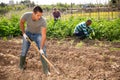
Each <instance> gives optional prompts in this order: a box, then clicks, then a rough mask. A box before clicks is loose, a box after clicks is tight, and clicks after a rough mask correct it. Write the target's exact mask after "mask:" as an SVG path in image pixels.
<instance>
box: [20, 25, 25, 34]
mask: <svg viewBox="0 0 120 80" xmlns="http://www.w3.org/2000/svg"><path fill="white" fill-rule="evenodd" d="M20 29H21V31H22V34H24V33H25V28H24V25H23V24H20Z"/></svg>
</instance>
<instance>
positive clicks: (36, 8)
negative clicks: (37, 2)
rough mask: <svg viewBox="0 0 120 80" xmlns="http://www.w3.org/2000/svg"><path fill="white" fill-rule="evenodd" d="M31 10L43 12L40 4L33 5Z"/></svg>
mask: <svg viewBox="0 0 120 80" xmlns="http://www.w3.org/2000/svg"><path fill="white" fill-rule="evenodd" d="M33 12H34V13H36V12H41V13H43V10H42V8H41V7H40V6H35V7H34V9H33Z"/></svg>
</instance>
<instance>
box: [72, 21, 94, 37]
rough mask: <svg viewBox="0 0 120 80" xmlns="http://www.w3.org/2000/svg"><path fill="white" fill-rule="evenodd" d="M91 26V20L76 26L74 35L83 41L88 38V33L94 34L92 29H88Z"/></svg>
mask: <svg viewBox="0 0 120 80" xmlns="http://www.w3.org/2000/svg"><path fill="white" fill-rule="evenodd" d="M91 24H92V21H91V20H87V21H86V22H82V23H80V24H78V25H77V26H76V27H75V29H74V35H75V36H78V37H79V38H80V39H85V38H87V37H88V38H89V35H90V33H92V32H93V34H94V31H93V29H92V28H91V27H90V25H91Z"/></svg>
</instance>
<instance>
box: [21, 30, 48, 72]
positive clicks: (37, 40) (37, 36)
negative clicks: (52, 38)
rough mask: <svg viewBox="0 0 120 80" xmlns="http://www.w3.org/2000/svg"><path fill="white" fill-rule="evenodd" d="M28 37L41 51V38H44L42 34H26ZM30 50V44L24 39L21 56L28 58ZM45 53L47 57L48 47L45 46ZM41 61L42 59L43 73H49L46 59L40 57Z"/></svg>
mask: <svg viewBox="0 0 120 80" xmlns="http://www.w3.org/2000/svg"><path fill="white" fill-rule="evenodd" d="M26 35H27V36H28V37H29V38H30V39H31V40H32V41H34V42H35V43H36V45H37V47H38V48H39V49H40V42H41V37H42V36H41V34H39V33H38V34H33V33H31V32H26ZM29 48H30V42H28V41H27V40H26V39H24V37H23V44H22V53H21V56H26V55H27V52H28V50H29ZM43 51H44V55H45V56H46V57H47V55H46V46H44V48H43ZM40 59H41V62H42V66H43V71H44V73H45V74H46V73H47V72H48V65H47V62H46V61H45V59H44V58H43V57H42V56H40Z"/></svg>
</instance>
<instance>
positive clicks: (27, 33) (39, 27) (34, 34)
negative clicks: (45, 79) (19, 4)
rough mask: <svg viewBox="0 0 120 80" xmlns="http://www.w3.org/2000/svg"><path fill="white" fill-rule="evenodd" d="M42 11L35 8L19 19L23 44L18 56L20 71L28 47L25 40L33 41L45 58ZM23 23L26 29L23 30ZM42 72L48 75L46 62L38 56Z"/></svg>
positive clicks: (44, 30)
mask: <svg viewBox="0 0 120 80" xmlns="http://www.w3.org/2000/svg"><path fill="white" fill-rule="evenodd" d="M42 13H43V10H42V8H41V7H39V6H36V7H35V8H34V9H33V12H26V13H24V14H23V16H22V17H21V19H20V29H21V31H22V34H23V44H22V53H21V56H20V65H19V67H20V69H21V70H24V65H25V59H26V55H27V52H28V49H29V47H30V43H29V41H27V38H30V39H31V40H32V41H35V43H36V44H37V46H38V48H39V50H40V53H41V54H44V55H45V56H46V47H45V41H46V20H45V19H44V18H43V17H42ZM25 22H26V24H27V27H26V29H25V26H24V25H25ZM40 59H41V62H42V66H43V71H44V73H45V74H50V72H49V69H48V65H47V62H46V61H45V60H44V58H43V57H42V56H40Z"/></svg>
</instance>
